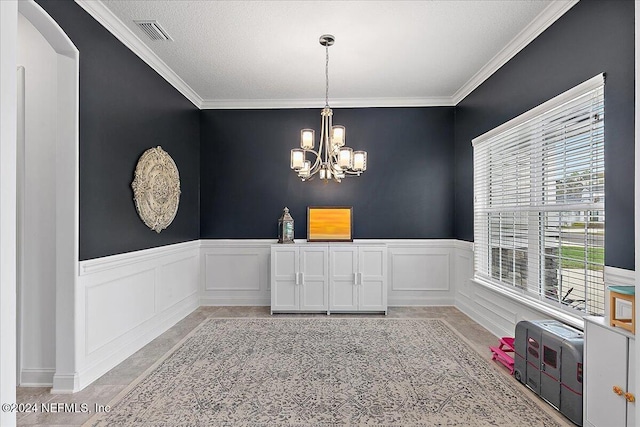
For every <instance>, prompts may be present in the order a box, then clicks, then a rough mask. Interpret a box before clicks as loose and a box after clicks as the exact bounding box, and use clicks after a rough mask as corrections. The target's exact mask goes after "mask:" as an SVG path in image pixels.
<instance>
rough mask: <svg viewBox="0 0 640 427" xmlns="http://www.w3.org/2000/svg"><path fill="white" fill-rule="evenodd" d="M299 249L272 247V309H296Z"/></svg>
mask: <svg viewBox="0 0 640 427" xmlns="http://www.w3.org/2000/svg"><path fill="white" fill-rule="evenodd" d="M298 282H299V276H298V249H297V248H295V247H293V246H282V247H278V248H272V249H271V311H272V312H273V311H296V310H298V309H299V308H300V304H299V302H298V301H299V295H298V294H299V290H298V288H299V286H298V285H297V283H298Z"/></svg>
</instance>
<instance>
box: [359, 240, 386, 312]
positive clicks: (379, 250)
mask: <svg viewBox="0 0 640 427" xmlns="http://www.w3.org/2000/svg"><path fill="white" fill-rule="evenodd" d="M358 266H359V270H360V271H359V273H358V274H359V276H360V278H359V281H358V284H359V286H358V288H359V292H358V308H359V309H360V310H361V311H386V310H387V248H386V247H384V246H371V247H369V246H361V247H360V248H359V252H358Z"/></svg>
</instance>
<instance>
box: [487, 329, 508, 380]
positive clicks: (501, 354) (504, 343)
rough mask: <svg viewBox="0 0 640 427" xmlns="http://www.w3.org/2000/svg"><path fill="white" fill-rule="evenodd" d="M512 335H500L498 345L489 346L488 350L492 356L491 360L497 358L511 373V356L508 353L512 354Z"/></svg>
mask: <svg viewBox="0 0 640 427" xmlns="http://www.w3.org/2000/svg"><path fill="white" fill-rule="evenodd" d="M513 341H514V339H513V337H502V338H500V346H499V347H493V346H490V347H489V350H491V353H492V356H491V360H497V361H498V362H500V363H502V364H503V365H504V366H506V367H507V369H509V373H510V374H512V375H513V356H511V355H509V354H508V353H512V354H513Z"/></svg>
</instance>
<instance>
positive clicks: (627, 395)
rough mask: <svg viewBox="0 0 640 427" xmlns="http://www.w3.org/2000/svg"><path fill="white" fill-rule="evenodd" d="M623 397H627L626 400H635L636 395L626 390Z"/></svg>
mask: <svg viewBox="0 0 640 427" xmlns="http://www.w3.org/2000/svg"><path fill="white" fill-rule="evenodd" d="M624 398H625V399H627V402H635V401H636V397H635V396H634V395H633V394H632V393H629V392H626V393H625V394H624Z"/></svg>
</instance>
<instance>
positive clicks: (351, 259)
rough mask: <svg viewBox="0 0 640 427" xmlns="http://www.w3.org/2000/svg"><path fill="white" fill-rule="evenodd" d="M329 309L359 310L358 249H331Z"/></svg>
mask: <svg viewBox="0 0 640 427" xmlns="http://www.w3.org/2000/svg"><path fill="white" fill-rule="evenodd" d="M329 257H330V263H329V265H330V266H331V267H330V268H329V270H330V274H331V278H330V279H329V299H330V300H329V309H330V310H331V311H356V310H357V309H358V287H357V286H356V273H357V272H358V249H357V248H354V247H332V248H330V249H329Z"/></svg>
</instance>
